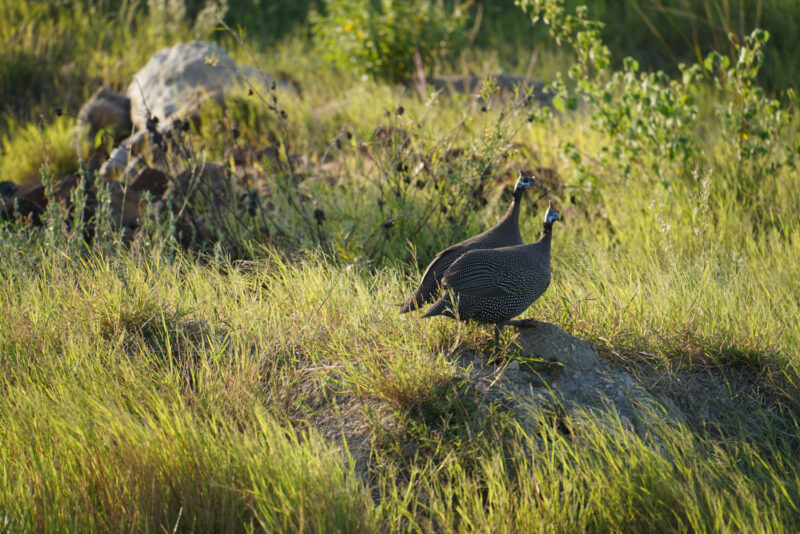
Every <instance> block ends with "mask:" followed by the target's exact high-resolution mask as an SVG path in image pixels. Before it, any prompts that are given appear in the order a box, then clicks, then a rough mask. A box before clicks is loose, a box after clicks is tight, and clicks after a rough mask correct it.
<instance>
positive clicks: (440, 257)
mask: <svg viewBox="0 0 800 534" xmlns="http://www.w3.org/2000/svg"><path fill="white" fill-rule="evenodd" d="M464 249H465V247H464V245H462V244H461V243H458V244H456V245H453V246H450V247H447V248H446V249H444V250H443V251H441V252H440V253H438V254H437V255H436V256H435V257H434V258H433V259H432V260H431V262H430V264H428V268H427V269H425V272H424V273H423V274H422V281H421V282H420V285H423V284H425V283H426V282H427V281H428V280H429V278H428V277H429V276H430V277H433V276H435V275H436V272H438V273H439V276H440V277H441V276H442V275H444V272H445V271H446V270H447V268H448V267H449V266H450V264H451V263H453V262H454V261H455V260H456V259H457V258H458V257H459V256H461V255H462V254H463V253H464ZM430 281H434V280H433V279H431V280H430ZM435 281H436V282H437V283H438V282H439V280H435Z"/></svg>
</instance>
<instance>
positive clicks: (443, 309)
mask: <svg viewBox="0 0 800 534" xmlns="http://www.w3.org/2000/svg"><path fill="white" fill-rule="evenodd" d="M437 315H445V316H447V317H454V314H453V310H452V305H451V304H450V298H449V295H442V297H441V298H440V299H439V300H437V301H436V302H434V303H433V305H432V306H431V307H430V308H428V311H426V312H425V313H424V314H423V315H422V317H436V316H437Z"/></svg>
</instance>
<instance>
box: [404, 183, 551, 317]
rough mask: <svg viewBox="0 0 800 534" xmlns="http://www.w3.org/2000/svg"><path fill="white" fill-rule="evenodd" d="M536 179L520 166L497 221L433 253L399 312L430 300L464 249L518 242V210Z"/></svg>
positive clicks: (519, 235)
mask: <svg viewBox="0 0 800 534" xmlns="http://www.w3.org/2000/svg"><path fill="white" fill-rule="evenodd" d="M536 183H537V182H536V179H535V178H534V177H533V175H531V173H529V172H527V171H524V170H520V171H519V178H517V183H516V184H515V185H514V195H513V196H514V199H513V200H512V201H511V205H510V206H509V207H508V211H506V214H505V215H503V218H502V219H500V222H498V223H497V224H496V225H495V226H494V227H493V228H490V229H489V230H486V231H485V232H483V233H482V234H478V235H476V236H473V237H470V238H469V239H467V240H465V241H462V242H460V243H456V244H455V245H453V246H450V247H448V248H446V249H444V250H443V251H441V252H440V253H439V254H437V255H436V257H435V258H433V261H431V263H430V265H428V268H427V269H425V274H423V275H422V281H421V282H420V283H419V286H418V287H417V289H416V290H415V291H414V294H412V295H411V296H410V297H409V298H408V299H406V301H405V302H403V304H402V305H401V307H400V313H406V312H409V311H412V310H416V309H418V308H419V307H420V306H422V305H423V304H425V303H428V302H431V301H432V300H434V299H435V298H436V296H437V295H438V293H439V290H440V286H441V283H442V275H444V273H445V271H447V269H448V268H449V267H450V266H451V265H452V264H453V262H454V261H456V260H457V259H458V258H460V257H461V256H462V255H463V254H465V253H466V252H469V251H471V250H479V249H493V248H499V247H510V246H513V245H521V244H522V235H521V234H520V232H519V211H520V207H521V205H522V197H523V195H524V194H525V191H527V190H528V189H530V187H531V186H532V185H534V184H536Z"/></svg>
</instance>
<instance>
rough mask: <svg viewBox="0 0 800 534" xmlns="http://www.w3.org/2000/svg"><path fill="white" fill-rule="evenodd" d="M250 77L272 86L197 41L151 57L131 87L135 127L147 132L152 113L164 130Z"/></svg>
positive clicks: (261, 75)
mask: <svg viewBox="0 0 800 534" xmlns="http://www.w3.org/2000/svg"><path fill="white" fill-rule="evenodd" d="M248 77H249V78H253V77H255V78H256V81H257V82H261V83H272V77H270V76H269V75H267V74H264V73H261V72H260V71H258V70H256V69H253V68H250V67H244V66H239V65H237V64H236V62H235V61H234V60H233V59H232V58H231V57H230V56H229V55H228V53H227V52H226V51H225V50H223V49H222V48H220V47H219V46H217V45H215V44H212V43H206V42H201V41H193V42H189V43H181V44H178V45H175V46H173V47H171V48H165V49H163V50H161V51H159V52H157V53H156V54H155V55H153V57H152V58H150V61H148V62H147V64H146V65H145V66H144V67H143V68H142V69H141V70H140V71H139V72H137V73H136V74H135V75H134V77H133V82H131V84H130V86H129V87H128V98H130V100H131V118H132V120H133V125H134V126H135V127H136V129H137V130H144V129H146V127H147V114H148V110H149V112H150V115H151V116H153V117H157V118H158V119H159V124H161V125H162V127H164V126H166V125H168V124H169V123H170V122H171V119H173V118H176V117H185V116H186V115H188V114H191V111H192V110H193V109H196V107H197V106H198V104H199V103H200V102H201V101H202V100H204V99H205V98H208V97H216V98H222V97H223V96H224V94H225V93H226V92H228V91H229V90H230V89H232V88H234V87H237V86H239V85H240V83H241V81H242V80H243V78H248Z"/></svg>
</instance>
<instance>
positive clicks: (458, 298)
mask: <svg viewBox="0 0 800 534" xmlns="http://www.w3.org/2000/svg"><path fill="white" fill-rule="evenodd" d="M558 220H559V216H558V211H557V210H556V209H555V208H553V202H552V201H550V203H549V206H548V208H547V212H546V213H545V215H544V227H543V229H542V235H541V237H540V238H539V240H538V241H537V242H535V243H531V244H529V245H516V246H512V247H503V248H496V249H491V250H473V251H470V252H467V253H466V254H464V255H462V256H461V257H460V258H458V259H457V260H456V261H454V262H453V264H452V265H451V266H450V267H449V268H448V269H447V271H445V273H444V276H443V277H442V285H443V288H444V291H445V292H444V294H443V295H442V296H441V297H440V298H439V299H438V300H437V301H436V302H434V303H433V305H432V306H431V307H430V309H429V310H428V311H427V312H426V313H425V314H424V315H423V317H434V316H436V315H444V316H446V317H453V318H455V319H458V320H461V321H466V320H475V321H478V322H481V323H488V324H494V325H495V327H494V341H495V347H497V345H498V342H499V338H500V329H501V328H502V327H503V326H504V325H505V324H506V323H507V322H508V321H510V320H511V319H513V318H514V317H516V316H517V315H519V314H521V313H522V312H524V311H525V310H526V309H528V307H529V306H530V305H531V304H533V303H534V302H535V301H536V299H538V298H539V297H541V296H542V295H543V294H544V292H545V291H546V290H547V287H548V286H549V285H550V242H551V240H552V237H553V223H554V222H556V221H558Z"/></svg>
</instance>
